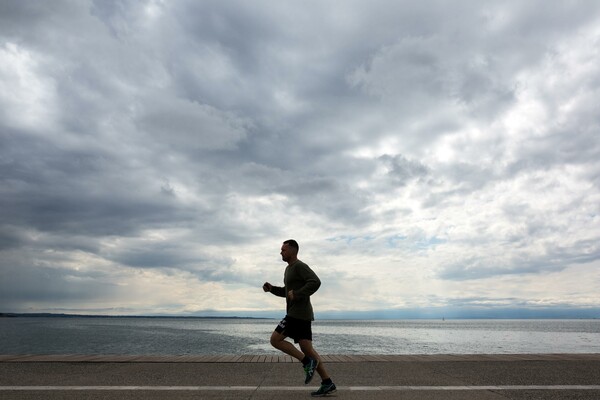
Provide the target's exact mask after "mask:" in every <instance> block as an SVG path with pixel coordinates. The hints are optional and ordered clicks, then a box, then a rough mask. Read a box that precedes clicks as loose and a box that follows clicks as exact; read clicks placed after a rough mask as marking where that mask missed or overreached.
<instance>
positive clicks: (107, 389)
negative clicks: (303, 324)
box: [0, 354, 600, 400]
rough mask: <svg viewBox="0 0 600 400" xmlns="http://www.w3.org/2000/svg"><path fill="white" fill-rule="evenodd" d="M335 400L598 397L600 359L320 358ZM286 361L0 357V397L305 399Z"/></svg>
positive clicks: (295, 368)
mask: <svg viewBox="0 0 600 400" xmlns="http://www.w3.org/2000/svg"><path fill="white" fill-rule="evenodd" d="M323 358H324V361H325V362H326V363H327V369H328V370H329V372H330V373H331V375H332V377H333V379H334V381H335V382H336V384H337V386H338V392H337V393H336V395H335V396H336V397H338V398H344V399H451V400H452V399H482V400H487V399H495V400H498V399H600V354H542V355H536V354H519V355H394V356H336V355H329V356H324V357H323ZM318 385H319V378H318V376H317V377H315V379H314V381H313V382H312V383H311V384H310V385H307V386H305V385H303V372H302V369H301V367H300V364H299V363H298V362H293V360H292V359H291V358H289V357H286V356H258V355H257V356H251V355H248V356H225V355H224V356H105V355H96V356H89V355H85V356H84V355H46V356H40V355H3V356H0V399H39V398H44V399H192V398H193V399H275V398H277V399H280V398H285V399H307V398H311V397H310V392H311V391H312V390H315V389H316V387H318Z"/></svg>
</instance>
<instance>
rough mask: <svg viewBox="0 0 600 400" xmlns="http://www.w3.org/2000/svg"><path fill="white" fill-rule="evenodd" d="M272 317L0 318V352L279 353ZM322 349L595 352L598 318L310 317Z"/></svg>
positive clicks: (599, 331) (598, 349)
mask: <svg viewBox="0 0 600 400" xmlns="http://www.w3.org/2000/svg"><path fill="white" fill-rule="evenodd" d="M277 322H278V321H277V320H250V319H239V320H238V319H201V318H3V319H0V354H69V353H77V354H278V352H277V350H275V349H273V348H272V347H271V346H270V345H269V337H270V335H271V332H272V331H273V329H274V328H275V326H276V324H277ZM313 332H314V341H315V347H316V348H317V349H318V350H319V351H320V352H321V353H322V354H499V353H505V354H506V353H600V320H446V321H439V320H435V321H433V320H402V321H342V320H330V321H316V322H315V323H314V325H313Z"/></svg>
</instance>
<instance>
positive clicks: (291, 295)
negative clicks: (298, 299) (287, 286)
mask: <svg viewBox="0 0 600 400" xmlns="http://www.w3.org/2000/svg"><path fill="white" fill-rule="evenodd" d="M288 299H290V301H294V291H293V290H290V291H289V292H288Z"/></svg>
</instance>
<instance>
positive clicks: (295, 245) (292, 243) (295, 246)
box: [283, 239, 300, 252]
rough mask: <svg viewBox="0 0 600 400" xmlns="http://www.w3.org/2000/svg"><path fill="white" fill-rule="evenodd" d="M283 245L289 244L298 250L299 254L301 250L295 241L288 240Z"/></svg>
mask: <svg viewBox="0 0 600 400" xmlns="http://www.w3.org/2000/svg"><path fill="white" fill-rule="evenodd" d="M283 244H287V245H288V246H290V247H293V248H294V249H296V252H298V250H300V246H299V245H298V242H296V241H295V240H294V239H289V240H286V241H285V242H283Z"/></svg>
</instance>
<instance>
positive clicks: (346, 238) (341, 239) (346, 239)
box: [327, 235, 375, 245]
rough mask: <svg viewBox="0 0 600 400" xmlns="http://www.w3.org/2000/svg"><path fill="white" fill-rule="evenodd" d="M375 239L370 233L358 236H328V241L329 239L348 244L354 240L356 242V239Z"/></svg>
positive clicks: (365, 240) (362, 240)
mask: <svg viewBox="0 0 600 400" xmlns="http://www.w3.org/2000/svg"><path fill="white" fill-rule="evenodd" d="M374 239H375V236H370V235H358V236H354V235H340V236H334V237H330V238H327V241H329V242H344V243H346V244H347V245H351V244H352V243H353V242H356V241H361V242H368V241H371V240H374Z"/></svg>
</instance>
